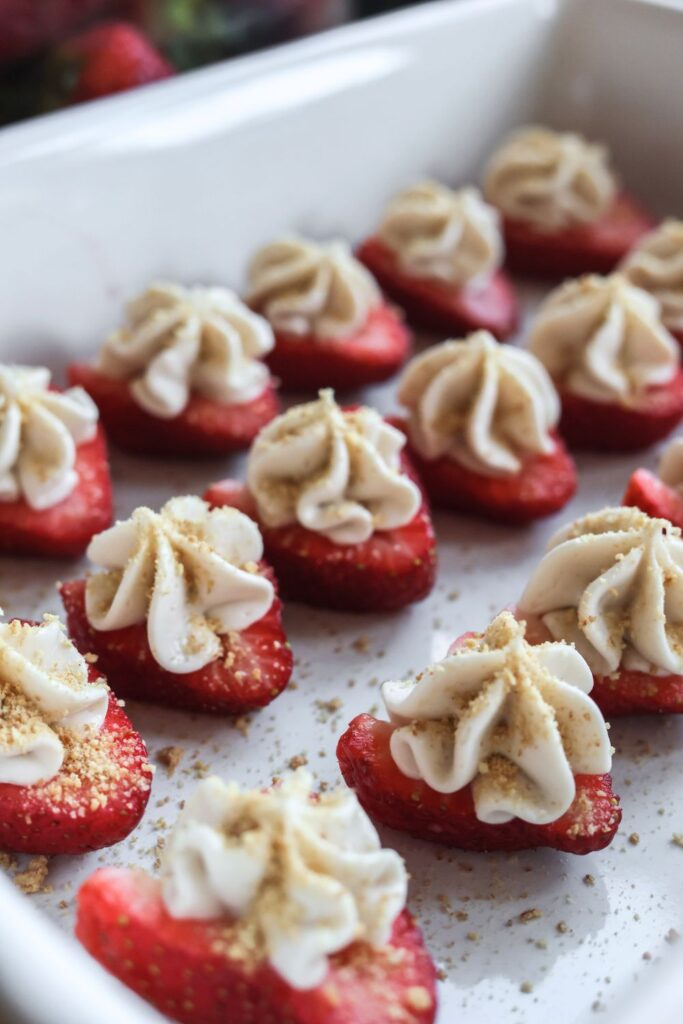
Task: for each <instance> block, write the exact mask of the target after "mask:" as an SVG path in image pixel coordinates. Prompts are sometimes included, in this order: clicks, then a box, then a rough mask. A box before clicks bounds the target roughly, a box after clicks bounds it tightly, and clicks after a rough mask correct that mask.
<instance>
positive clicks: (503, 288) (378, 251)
mask: <svg viewBox="0 0 683 1024" xmlns="http://www.w3.org/2000/svg"><path fill="white" fill-rule="evenodd" d="M356 255H357V257H358V259H359V260H360V261H361V263H364V264H365V266H366V267H367V268H368V270H369V271H370V272H371V273H372V274H373V275H374V277H375V278H376V279H377V281H378V282H379V284H380V287H381V288H382V290H383V291H384V293H385V294H386V295H388V296H389V298H390V299H393V301H394V302H396V303H397V304H398V305H399V306H400V307H401V309H402V310H403V311H404V313H405V314H406V317H407V319H408V322H409V323H410V324H412V325H413V326H414V327H422V328H424V329H425V330H429V331H436V332H439V333H444V334H447V335H456V336H458V335H461V334H468V333H469V332H470V331H476V330H480V329H481V330H487V331H490V332H491V334H493V335H494V336H495V337H496V338H499V339H503V338H507V337H508V336H509V335H510V334H512V332H513V331H514V330H515V328H516V326H517V322H518V318H519V310H518V304H517V296H516V294H515V290H514V288H513V285H512V282H511V281H510V280H509V278H508V277H507V275H506V274H505V273H503V272H502V271H497V272H496V273H494V274H493V275H492V277H491V278H490V280H489V281H487V282H486V284H484V285H482V286H481V287H476V288H475V287H471V286H470V287H462V286H454V285H450V284H448V283H447V282H444V281H440V280H437V279H435V278H429V277H417V276H416V275H414V274H409V273H407V272H406V271H405V270H403V269H402V267H401V266H400V264H399V262H398V258H397V256H396V255H395V253H394V252H392V250H391V249H390V248H389V247H388V246H387V245H385V244H384V242H382V241H381V240H380V239H379V238H368V239H367V240H366V241H365V242H363V244H362V245H361V246H360V248H359V249H358V252H357V253H356Z"/></svg>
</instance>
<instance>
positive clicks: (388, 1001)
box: [76, 868, 436, 1024]
mask: <svg viewBox="0 0 683 1024" xmlns="http://www.w3.org/2000/svg"><path fill="white" fill-rule="evenodd" d="M76 935H77V937H78V939H79V940H80V941H81V942H82V943H83V945H84V946H85V948H86V949H87V950H88V952H89V953H91V954H92V956H94V957H95V959H96V960H98V961H99V962H100V963H101V964H102V965H103V966H104V967H106V969H107V970H108V971H110V972H111V973H112V974H114V975H115V976H116V977H117V978H119V979H120V980H121V981H123V982H124V984H126V985H128V986H129V987H130V988H132V989H133V990H134V991H135V992H137V993H138V994H139V995H141V996H142V997H143V998H144V999H147V1000H148V1001H149V1002H150V1003H152V1004H153V1005H154V1006H156V1007H157V1008H158V1009H159V1010H161V1012H162V1013H164V1014H167V1015H168V1016H170V1017H171V1018H173V1019H174V1020H177V1021H181V1022H184V1024H198V1022H199V1021H201V1024H266V1022H267V1024H397V1022H399V1021H400V1022H401V1024H432V1021H433V1020H434V1018H435V1015H436V984H435V973H436V972H435V969H434V965H433V963H432V961H431V959H430V957H429V954H428V953H427V952H426V950H425V948H424V946H423V943H422V936H421V935H420V932H419V930H418V928H417V926H416V925H415V923H414V922H413V920H412V918H411V917H410V915H409V914H408V913H407V912H406V911H404V912H403V913H402V914H401V915H400V916H399V917H398V918H397V920H396V923H395V924H394V931H393V934H392V937H391V940H390V942H389V944H388V945H387V946H386V947H385V948H383V949H379V950H376V949H372V948H371V947H369V946H367V945H362V944H360V943H356V944H354V945H352V946H349V947H348V948H347V949H345V950H342V952H340V953H336V954H335V955H334V956H332V957H331V958H330V968H329V972H328V974H327V977H326V978H325V981H324V982H323V984H321V985H319V986H318V987H317V988H313V989H308V990H304V991H301V990H297V989H294V988H292V987H291V986H290V985H289V984H288V983H287V982H286V981H285V980H284V979H283V978H281V977H280V975H279V974H277V973H276V972H275V971H274V970H273V968H272V967H270V965H269V964H268V962H267V961H265V960H263V959H256V958H255V957H254V955H253V954H252V955H251V958H249V956H247V959H246V960H245V958H244V955H239V952H240V948H243V947H242V943H241V942H240V939H239V935H236V929H235V927H234V926H233V925H232V924H231V923H230V922H229V921H228V920H225V919H224V920H219V921H192V920H176V919H174V918H172V917H171V916H170V915H169V914H168V913H167V911H166V909H165V907H164V904H163V902H162V900H161V896H160V892H159V884H158V883H157V882H156V881H155V880H153V879H152V878H150V877H149V876H148V875H145V874H144V873H143V872H139V871H138V872H136V871H126V870H121V869H116V868H104V869H102V870H100V871H97V872H95V874H94V875H93V876H92V877H91V878H89V879H88V881H87V882H86V883H85V885H83V886H82V887H81V890H80V892H79V894H78V916H77V921H76ZM231 949H234V950H235V951H236V953H235V955H233V956H231V955H230V953H229V951H230V950H231Z"/></svg>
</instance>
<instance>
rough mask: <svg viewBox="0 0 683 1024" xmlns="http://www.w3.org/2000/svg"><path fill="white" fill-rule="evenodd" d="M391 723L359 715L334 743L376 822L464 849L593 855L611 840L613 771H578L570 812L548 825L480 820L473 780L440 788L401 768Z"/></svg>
mask: <svg viewBox="0 0 683 1024" xmlns="http://www.w3.org/2000/svg"><path fill="white" fill-rule="evenodd" d="M393 729H394V726H393V725H391V724H390V723H389V722H381V721H378V720H377V719H376V718H372V717H371V716H370V715H358V716H357V717H356V718H354V719H353V721H352V722H351V723H350V725H349V727H348V729H347V730H346V732H345V733H344V734H343V735H342V737H341V738H340V740H339V743H338V745H337V758H338V760H339V767H340V769H341V773H342V775H343V776H344V779H345V781H346V783H347V785H348V786H350V787H351V788H352V789H354V790H355V792H356V795H357V797H358V799H359V801H360V803H361V804H362V806H363V807H364V808H365V810H366V811H367V813H368V814H369V815H370V817H371V818H373V819H374V820H375V821H377V822H380V823H381V824H383V825H388V826H389V827H390V828H395V829H398V830H399V831H401V832H407V833H409V834H410V835H413V836H416V837H417V838H418V839H426V840H429V841H431V842H437V843H443V844H444V845H445V846H454V847H457V848H459V849H462V850H477V851H486V850H527V849H534V848H536V847H542V846H546V847H550V848H551V849H554V850H562V851H564V852H565V853H577V854H584V853H593V852H594V851H596V850H602V849H604V847H606V846H608V845H609V843H610V842H611V841H612V839H613V838H614V835H615V834H616V831H617V828H618V827H619V822H620V821H621V810H620V808H619V801H618V799H617V797H615V796H614V794H613V792H612V783H611V779H610V777H609V775H577V776H575V781H576V796H575V798H574V802H573V803H572V805H571V807H570V808H569V810H568V811H567V812H566V813H565V814H563V815H562V817H561V818H558V820H557V821H553V822H551V823H550V824H549V825H531V824H529V823H528V822H525V821H521V820H520V819H518V818H515V819H513V820H512V821H509V822H507V823H505V824H503V825H488V824H485V823H484V822H481V821H479V819H478V818H477V816H476V814H475V811H474V801H473V799H472V790H471V787H470V786H466V787H465V788H463V789H461V790H458V791H457V792H456V793H449V794H444V793H437V792H436V791H435V790H433V789H431V788H430V787H429V786H428V785H427V784H426V783H425V782H423V781H422V780H419V779H417V780H416V779H409V778H408V777H407V776H406V775H403V774H402V772H400V771H399V769H398V768H397V766H396V764H395V762H394V759H393V757H392V756H391V750H390V747H389V742H390V738H391V733H392V731H393Z"/></svg>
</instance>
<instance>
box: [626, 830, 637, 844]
mask: <svg viewBox="0 0 683 1024" xmlns="http://www.w3.org/2000/svg"><path fill="white" fill-rule="evenodd" d="M628 841H629V843H630V844H631V846H637V845H638V843H639V842H640V836H639V835H638V833H637V832H631V835H630V836H629V837H628Z"/></svg>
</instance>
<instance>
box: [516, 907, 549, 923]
mask: <svg viewBox="0 0 683 1024" xmlns="http://www.w3.org/2000/svg"><path fill="white" fill-rule="evenodd" d="M539 917H543V913H542V911H540V910H539V909H538V907H530V908H529V910H523V911H522V913H521V914H520V915H519V920H520V921H521V922H522V924H527V923H528V922H529V921H537V920H538V918H539Z"/></svg>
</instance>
